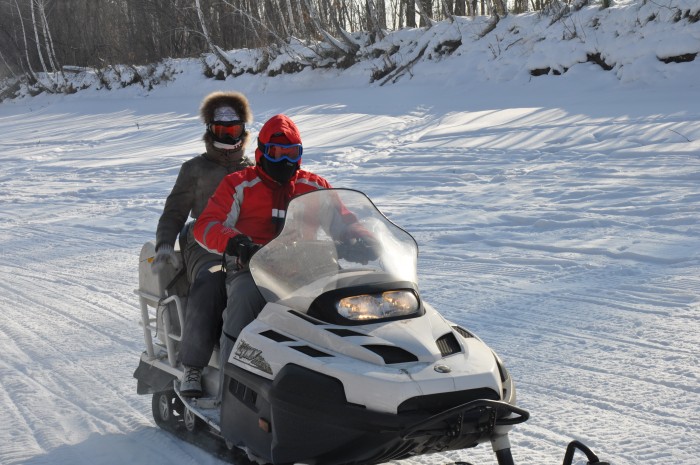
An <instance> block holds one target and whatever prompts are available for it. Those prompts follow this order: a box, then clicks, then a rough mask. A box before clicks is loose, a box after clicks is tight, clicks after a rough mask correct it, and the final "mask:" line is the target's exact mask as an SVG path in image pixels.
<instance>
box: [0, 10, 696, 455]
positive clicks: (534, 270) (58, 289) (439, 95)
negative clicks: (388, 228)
mask: <svg viewBox="0 0 700 465" xmlns="http://www.w3.org/2000/svg"><path fill="white" fill-rule="evenodd" d="M693 3H694V2H690V1H687V0H680V1H676V2H670V3H652V2H649V3H647V4H646V5H644V6H640V5H639V4H636V3H634V2H629V3H618V4H617V5H618V6H617V7H616V8H613V9H610V10H603V11H600V10H598V8H596V7H591V8H586V9H584V10H582V11H581V12H580V13H579V14H577V15H574V16H572V17H570V18H568V19H567V20H566V21H564V22H561V23H558V24H555V25H549V21H548V18H547V17H541V16H539V15H535V14H532V15H525V16H519V17H515V16H511V17H508V18H506V19H504V20H503V21H502V24H499V28H498V29H497V30H496V31H495V33H492V35H489V36H487V37H486V38H484V39H477V38H475V31H476V30H477V29H478V28H479V27H480V23H479V20H475V21H467V20H464V21H457V22H456V23H454V24H451V25H450V24H443V23H440V24H437V25H435V26H434V27H433V28H432V29H431V32H430V34H423V35H421V34H420V31H415V30H414V31H401V32H399V33H396V34H392V35H391V36H390V37H388V38H387V39H385V41H384V42H383V43H382V44H381V46H388V44H391V43H396V44H403V45H404V47H403V48H402V49H401V52H400V54H399V55H397V56H396V57H395V60H404V61H403V62H408V61H410V60H411V59H412V53H414V52H415V50H417V49H420V44H422V43H423V44H424V43H425V41H435V40H438V41H439V40H440V38H443V39H444V38H452V37H454V35H455V34H460V35H461V37H462V39H463V43H462V45H461V46H460V48H458V49H457V50H456V51H455V53H453V54H452V55H450V56H432V57H430V56H428V55H430V54H428V55H425V56H424V57H423V58H422V59H420V60H418V61H417V62H416V63H415V64H414V66H413V67H412V68H411V72H410V74H405V75H403V76H399V79H398V80H397V82H395V83H387V84H384V85H380V84H381V83H379V82H374V83H371V82H370V80H369V76H370V75H371V71H372V70H373V69H376V67H377V66H378V65H377V62H363V63H359V64H358V65H356V66H354V67H351V68H349V69H348V70H345V71H336V70H332V69H325V70H304V71H302V72H301V73H297V74H293V75H282V76H277V77H272V78H270V77H264V76H259V75H258V76H253V75H243V76H240V77H238V78H229V79H227V80H225V81H215V80H211V79H206V78H204V77H203V76H202V75H201V72H200V67H199V64H198V63H197V62H196V61H186V60H185V61H178V62H172V63H171V66H173V67H174V69H176V70H177V74H176V75H175V76H174V79H173V80H171V81H170V82H168V83H166V84H163V85H160V86H156V87H155V88H154V89H153V90H150V91H149V90H146V89H143V88H140V87H137V86H130V87H126V88H123V89H115V90H111V91H109V90H105V89H98V88H97V86H95V85H92V86H88V89H86V90H83V91H80V92H78V93H76V94H73V95H53V96H52V95H45V94H42V95H39V96H36V97H23V98H19V99H15V100H12V101H5V102H2V103H0V162H1V165H0V166H1V168H0V307H1V308H2V311H0V408H2V411H3V412H4V421H3V422H2V423H0V464H2V465H15V464H31V465H38V464H52V465H117V464H119V465H121V464H123V463H131V464H138V465H165V464H195V463H196V464H209V465H213V464H219V463H223V462H221V461H220V460H219V459H217V458H215V457H213V456H211V455H209V454H208V453H207V452H205V451H203V450H201V449H199V448H197V447H194V446H192V445H189V444H186V443H183V442H181V441H180V440H178V439H176V438H174V437H172V436H170V435H169V434H167V433H166V432H164V431H161V430H159V429H158V428H157V427H156V426H155V424H154V422H153V420H152V417H151V411H150V410H151V406H150V401H151V399H150V397H149V396H139V395H137V394H136V380H135V379H134V378H133V376H132V375H133V372H134V370H135V369H136V367H137V365H138V361H139V356H140V354H141V352H142V351H143V350H144V341H143V337H142V330H141V328H140V327H139V325H138V321H139V318H140V316H139V307H138V299H137V297H136V295H135V294H134V292H133V291H134V289H135V288H136V287H137V286H138V274H137V267H138V255H139V251H140V249H141V246H142V245H143V244H144V242H146V241H149V240H153V239H154V237H155V228H156V224H157V221H158V218H159V216H160V213H161V212H162V208H163V203H164V201H165V198H166V196H167V194H168V193H169V191H170V188H171V187H172V185H173V183H174V181H175V177H176V176H177V173H178V170H179V167H180V165H181V164H182V163H183V162H184V161H186V160H187V159H189V158H190V157H192V156H194V155H196V154H198V153H201V151H202V150H203V144H202V141H201V136H202V134H203V130H204V128H203V125H202V124H201V122H200V121H199V119H198V106H199V104H200V102H201V100H202V98H203V97H204V96H205V95H207V94H208V93H209V92H212V91H215V90H237V91H241V92H244V93H245V94H246V95H247V96H248V98H249V100H250V103H251V107H252V110H253V113H254V117H255V121H254V123H253V124H252V132H253V134H255V133H257V131H258V130H259V129H260V127H261V126H262V124H263V123H264V122H265V120H266V119H267V118H269V117H270V116H272V115H274V114H277V113H285V114H287V115H289V116H291V117H292V118H293V119H294V120H295V121H296V122H297V124H298V126H299V127H300V129H301V133H302V138H303V141H304V160H303V162H304V167H305V168H307V169H309V170H311V171H314V172H316V173H319V174H321V175H322V176H324V177H325V178H326V179H328V180H329V181H330V182H331V184H333V185H334V186H336V187H350V188H355V189H359V190H362V191H364V192H365V193H367V195H368V196H369V197H370V198H371V199H372V200H373V201H374V202H375V204H376V205H377V206H378V208H379V209H380V210H381V211H382V212H383V213H384V214H386V215H387V216H388V217H389V218H390V219H391V220H392V221H394V222H395V223H396V224H398V225H400V226H402V227H403V228H405V229H406V230H407V231H408V232H409V233H411V234H412V235H413V236H414V237H415V238H416V240H417V242H418V245H419V248H420V255H419V270H418V271H419V286H420V290H421V294H422V297H423V298H424V299H425V300H427V301H428V302H430V303H431V304H432V305H433V306H434V307H436V308H437V309H438V310H439V311H440V312H442V313H443V315H445V316H446V317H447V318H448V319H450V320H452V321H454V322H456V323H458V324H460V325H463V326H464V327H466V328H468V329H470V330H471V331H473V332H475V333H476V334H477V335H478V336H479V337H481V338H482V339H483V340H484V341H485V342H486V343H487V344H489V345H490V346H491V347H492V348H493V349H494V350H495V351H496V352H497V353H498V354H499V355H500V356H501V358H502V359H503V360H504V362H505V364H506V366H507V367H508V369H509V371H510V372H511V374H512V375H513V377H514V379H515V383H516V388H517V392H518V403H519V406H520V407H522V408H525V409H527V410H528V411H529V412H530V414H531V417H530V420H528V422H527V423H525V424H522V425H518V426H516V427H515V428H514V430H513V432H512V433H511V435H510V437H511V442H512V445H513V455H514V458H515V462H516V463H518V464H529V463H543V464H556V463H561V460H562V458H563V455H564V449H565V447H566V444H567V443H568V442H569V441H570V440H572V439H578V440H580V441H582V442H584V443H586V444H587V445H589V446H590V447H592V448H593V449H594V450H595V452H596V453H597V454H598V455H599V456H600V457H601V458H602V459H606V460H608V461H610V462H611V463H613V464H615V465H636V464H641V463H645V464H647V463H648V464H654V463H659V464H661V463H663V464H674V465H694V464H695V463H696V462H697V457H698V456H700V431H699V428H698V425H697V415H698V412H700V355H698V354H699V351H698V346H699V343H700V248H699V247H698V240H699V239H700V224H699V222H698V214H699V213H700V192H699V190H698V185H699V181H700V105H699V104H700V59H695V60H694V61H692V62H687V63H671V64H665V63H662V62H661V61H659V60H658V59H657V57H662V56H677V55H683V54H687V53H697V52H698V51H700V22H695V23H691V22H688V21H687V20H685V21H678V22H674V21H673V20H672V19H670V18H673V14H674V11H676V10H674V8H676V7H678V8H680V10H679V11H685V10H683V8H690V10H689V11H691V13H694V14H697V11H698V9H700V6H697V5H693ZM693 8H694V9H693ZM653 15H655V16H654V19H652V20H649V18H651V17H652V16H653ZM593 18H597V20H595V21H593ZM572 28H573V29H575V30H576V37H574V38H573V39H571V38H570V39H569V40H560V41H557V40H554V38H556V37H563V36H564V35H565V34H567V33H568V34H569V35H571V31H572ZM542 37H549V38H550V40H544V41H543V40H539V39H541V38H542ZM421 41H423V42H421ZM430 43H431V44H432V43H435V42H430ZM428 50H432V49H431V48H429V49H428ZM596 50H597V51H598V52H600V53H601V54H602V56H603V57H605V58H606V60H609V63H615V67H614V68H613V69H612V70H610V71H603V70H602V69H601V68H600V67H599V66H597V65H595V64H592V63H581V62H580V61H581V60H580V59H579V58H581V56H583V57H584V60H583V61H585V56H586V54H587V53H589V52H591V51H596ZM243 53H244V52H242V51H237V52H231V54H232V55H235V56H237V57H238V58H239V59H243V58H242V57H243V55H242V54H243ZM577 57H578V58H577ZM398 64H402V62H401V61H399V63H398ZM542 67H550V68H551V69H561V70H566V71H565V72H563V73H562V74H561V75H554V74H550V75H545V76H539V77H532V76H530V74H529V73H528V70H529V69H535V68H542ZM81 79H88V80H89V76H88V77H86V76H82V77H81ZM117 87H118V86H117ZM251 150H252V149H251ZM251 154H252V152H251ZM458 461H467V462H471V463H473V464H475V465H482V464H495V463H496V461H495V458H494V457H493V455H492V453H491V450H490V446H488V445H483V446H479V447H477V448H476V449H473V450H466V451H457V452H450V453H444V454H433V455H428V456H422V457H417V458H414V459H411V460H405V461H402V462H395V463H394V465H433V464H436V465H437V464H444V463H454V462H458ZM577 463H579V464H583V463H584V461H583V459H582V458H579V460H578V462H577Z"/></svg>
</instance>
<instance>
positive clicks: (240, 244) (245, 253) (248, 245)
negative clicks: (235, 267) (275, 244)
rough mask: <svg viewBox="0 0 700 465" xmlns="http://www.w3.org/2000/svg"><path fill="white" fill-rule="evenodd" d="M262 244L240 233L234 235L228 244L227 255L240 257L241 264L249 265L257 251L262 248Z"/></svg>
mask: <svg viewBox="0 0 700 465" xmlns="http://www.w3.org/2000/svg"><path fill="white" fill-rule="evenodd" d="M261 247H262V246H261V245H259V244H256V243H255V242H253V240H252V239H251V238H250V237H248V236H246V235H245V234H239V235H237V236H236V237H232V238H231V239H229V240H228V244H226V255H232V256H235V257H238V264H239V265H241V266H244V265H247V264H248V262H249V261H250V259H251V258H253V255H255V252H257V251H258V250H260V248H261Z"/></svg>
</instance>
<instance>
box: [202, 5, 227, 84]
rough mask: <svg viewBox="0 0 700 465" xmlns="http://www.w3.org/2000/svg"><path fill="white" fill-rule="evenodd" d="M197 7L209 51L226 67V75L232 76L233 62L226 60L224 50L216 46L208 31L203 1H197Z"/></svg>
mask: <svg viewBox="0 0 700 465" xmlns="http://www.w3.org/2000/svg"><path fill="white" fill-rule="evenodd" d="M195 6H196V8H197V16H198V17H199V24H200V26H201V27H202V34H204V40H206V42H207V45H208V46H209V51H211V53H213V54H214V55H216V58H218V59H219V61H220V62H221V64H223V65H224V67H225V68H226V73H227V74H231V72H232V71H233V65H232V64H231V62H230V61H229V60H228V58H226V55H225V54H224V52H223V50H221V49H220V48H219V46H218V45H216V44H215V43H214V42H213V41H212V40H211V36H210V35H209V30H208V29H207V23H206V21H205V19H204V13H203V12H202V5H201V0H195Z"/></svg>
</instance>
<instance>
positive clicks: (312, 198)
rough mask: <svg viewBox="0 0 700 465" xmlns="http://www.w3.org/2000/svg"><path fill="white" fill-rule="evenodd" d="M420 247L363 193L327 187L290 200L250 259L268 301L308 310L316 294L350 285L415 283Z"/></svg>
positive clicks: (254, 277)
mask: <svg viewBox="0 0 700 465" xmlns="http://www.w3.org/2000/svg"><path fill="white" fill-rule="evenodd" d="M417 262H418V246H417V244H416V241H415V240H414V239H413V237H412V236H411V235H410V234H408V233H407V232H406V231H404V230H403V229H401V228H399V227H398V226H396V225H395V224H394V223H392V222H391V221H389V220H388V219H387V218H386V217H385V216H384V215H383V214H382V213H381V212H380V211H379V210H378V209H377V207H375V206H374V204H373V203H372V201H371V200H369V198H367V196H366V195H365V194H363V193H362V192H359V191H355V190H349V189H326V190H318V191H313V192H310V193H308V194H304V195H301V196H299V197H296V198H295V199H294V200H292V201H291V202H290V203H289V206H288V208H287V212H286V219H285V223H284V228H283V229H282V231H281V233H280V235H279V236H277V238H275V239H274V240H272V241H271V242H270V243H268V244H267V245H266V246H264V247H263V248H262V249H260V251H259V252H258V253H256V254H255V255H254V256H253V258H252V259H251V261H250V270H251V273H252V275H253V279H254V280H255V283H256V284H257V285H258V287H259V288H260V291H261V293H262V295H263V297H265V299H266V300H267V301H268V302H274V303H281V304H284V305H286V306H289V307H291V308H293V309H295V310H298V311H301V312H306V311H307V310H308V308H309V305H310V304H311V302H313V300H314V299H315V298H316V297H318V296H319V295H321V294H323V293H325V292H329V291H333V290H338V289H342V288H346V287H351V286H355V287H356V286H363V285H372V284H375V283H378V282H379V283H398V282H403V283H409V284H410V285H411V286H412V287H414V288H415V289H416V290H417V288H418V286H417Z"/></svg>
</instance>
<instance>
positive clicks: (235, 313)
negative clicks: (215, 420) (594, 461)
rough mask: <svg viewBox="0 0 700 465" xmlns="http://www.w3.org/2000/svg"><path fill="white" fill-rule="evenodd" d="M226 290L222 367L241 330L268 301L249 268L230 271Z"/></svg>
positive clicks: (222, 335)
mask: <svg viewBox="0 0 700 465" xmlns="http://www.w3.org/2000/svg"><path fill="white" fill-rule="evenodd" d="M226 292H227V294H228V305H227V306H226V311H225V312H224V325H223V331H222V332H221V342H220V343H219V346H220V349H219V366H221V367H224V366H226V362H227V361H228V358H229V355H231V351H232V350H233V346H234V344H235V342H236V339H237V338H238V335H239V334H241V330H242V329H243V328H245V327H246V326H247V325H248V324H249V323H250V322H252V321H253V320H254V319H255V318H256V317H257V316H258V315H259V314H260V312H261V311H262V309H263V307H264V306H265V303H266V301H265V299H264V298H263V296H262V294H260V291H259V290H258V286H256V285H255V281H253V276H251V274H250V271H248V270H242V271H236V272H229V275H228V276H227V277H226ZM220 372H221V377H220V382H221V383H220V385H222V384H223V373H224V370H223V369H222V370H220Z"/></svg>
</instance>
